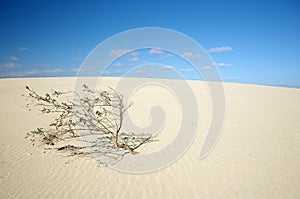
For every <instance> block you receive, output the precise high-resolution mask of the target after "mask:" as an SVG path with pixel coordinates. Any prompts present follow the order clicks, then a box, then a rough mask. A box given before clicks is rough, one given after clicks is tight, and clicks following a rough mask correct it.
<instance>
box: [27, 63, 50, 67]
mask: <svg viewBox="0 0 300 199" xmlns="http://www.w3.org/2000/svg"><path fill="white" fill-rule="evenodd" d="M28 66H32V67H51V66H53V64H47V63H33V64H29V65H28Z"/></svg>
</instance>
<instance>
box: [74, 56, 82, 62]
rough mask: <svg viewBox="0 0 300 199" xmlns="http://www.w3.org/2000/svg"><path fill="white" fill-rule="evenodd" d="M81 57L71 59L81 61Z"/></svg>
mask: <svg viewBox="0 0 300 199" xmlns="http://www.w3.org/2000/svg"><path fill="white" fill-rule="evenodd" d="M82 59H83V58H82V57H73V60H75V61H81V60H82Z"/></svg>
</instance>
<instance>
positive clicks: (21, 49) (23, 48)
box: [19, 46, 28, 51]
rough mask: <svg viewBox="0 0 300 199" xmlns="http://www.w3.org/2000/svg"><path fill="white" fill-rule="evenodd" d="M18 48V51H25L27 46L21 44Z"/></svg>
mask: <svg viewBox="0 0 300 199" xmlns="http://www.w3.org/2000/svg"><path fill="white" fill-rule="evenodd" d="M19 50H20V51H25V50H28V48H27V47H24V46H22V47H20V48H19Z"/></svg>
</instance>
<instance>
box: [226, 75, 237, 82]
mask: <svg viewBox="0 0 300 199" xmlns="http://www.w3.org/2000/svg"><path fill="white" fill-rule="evenodd" d="M224 80H227V81H236V80H238V78H237V77H232V76H229V77H225V78H224Z"/></svg>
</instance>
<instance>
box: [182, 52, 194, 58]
mask: <svg viewBox="0 0 300 199" xmlns="http://www.w3.org/2000/svg"><path fill="white" fill-rule="evenodd" d="M182 56H183V57H185V58H192V57H194V55H193V53H192V52H185V53H183V54H182Z"/></svg>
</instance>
